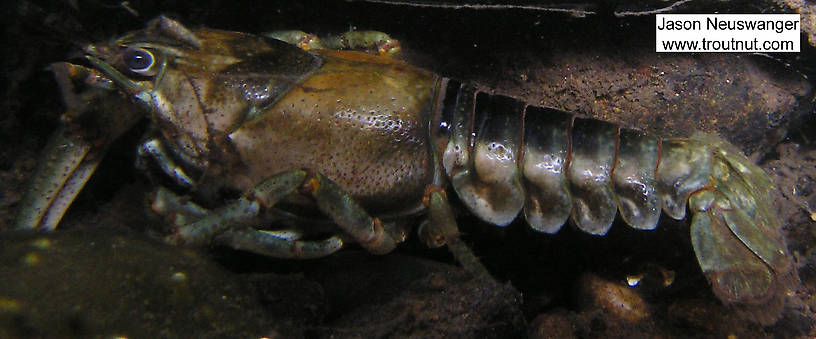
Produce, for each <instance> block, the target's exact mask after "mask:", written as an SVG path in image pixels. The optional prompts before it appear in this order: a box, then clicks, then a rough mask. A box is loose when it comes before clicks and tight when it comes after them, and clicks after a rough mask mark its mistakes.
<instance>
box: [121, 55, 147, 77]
mask: <svg viewBox="0 0 816 339" xmlns="http://www.w3.org/2000/svg"><path fill="white" fill-rule="evenodd" d="M122 58H123V59H124V62H125V67H127V68H128V69H129V70H130V71H131V72H133V73H136V74H139V75H145V76H150V75H153V74H152V73H151V72H150V68H151V67H152V66H153V64H154V63H155V59H154V58H153V53H150V52H149V51H146V50H144V49H140V48H127V49H126V50H125V51H124V52H123V53H122Z"/></svg>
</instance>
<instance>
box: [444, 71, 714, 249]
mask: <svg viewBox="0 0 816 339" xmlns="http://www.w3.org/2000/svg"><path fill="white" fill-rule="evenodd" d="M441 87H442V88H444V92H442V94H441V95H443V97H442V98H443V99H442V101H441V109H440V111H441V113H440V115H439V118H438V119H437V122H438V123H439V125H438V126H440V129H439V130H438V131H437V133H436V134H435V138H437V140H441V142H440V143H436V144H437V145H439V144H446V146H445V148H444V149H443V150H442V152H443V153H442V163H443V166H444V168H445V171H446V173H447V175H448V177H449V178H450V180H451V182H452V185H453V187H454V189H455V190H456V193H457V195H459V197H460V199H461V200H462V201H463V202H464V204H465V205H467V206H468V208H469V209H470V210H471V211H472V212H473V213H474V214H476V215H477V216H478V217H479V218H481V219H483V220H485V221H488V222H490V223H493V224H496V225H502V226H503V225H507V224H509V223H510V222H511V221H513V219H515V218H516V216H517V215H518V214H519V212H520V211H521V210H522V209H523V210H524V216H525V218H526V219H527V222H528V223H529V224H530V226H532V227H533V228H534V229H536V230H538V231H541V232H547V233H555V232H557V231H558V230H559V229H560V228H561V227H562V226H563V225H564V224H565V222H566V221H567V218H569V217H570V216H571V217H572V220H573V223H574V224H575V225H576V226H578V227H579V228H580V229H582V230H584V231H586V232H588V233H591V234H597V235H603V234H605V233H606V232H607V231H608V230H609V228H610V227H611V226H612V223H613V221H614V219H615V213H616V211H620V213H621V216H622V217H623V219H624V220H625V221H626V222H627V223H628V224H629V225H631V226H632V227H634V228H637V229H653V228H655V227H656V226H657V221H658V218H659V216H660V210H661V206H662V208H663V210H664V211H665V212H666V214H668V215H669V216H671V217H673V218H676V219H682V218H683V217H684V216H685V210H686V201H687V199H688V197H689V195H690V194H691V193H692V192H694V191H696V190H699V189H701V188H703V187H704V186H705V185H706V184H707V181H706V179H707V178H708V176H709V173H710V167H711V166H710V161H708V159H707V157H709V156H710V152H709V151H708V150H707V149H706V146H705V145H704V144H701V143H698V142H694V141H691V140H688V139H668V140H661V139H659V138H657V137H654V136H651V135H648V134H646V133H643V132H641V131H638V130H634V129H629V128H623V127H621V126H619V125H617V124H613V123H609V122H604V121H600V120H595V119H589V118H584V117H580V116H576V115H575V114H572V113H568V112H564V111H560V110H556V109H553V108H545V107H538V106H532V105H526V104H525V103H524V102H522V101H520V100H518V99H515V98H511V97H508V96H504V95H498V94H489V93H486V92H483V91H479V90H477V89H476V88H475V87H474V86H472V85H469V84H460V83H459V82H458V81H456V80H452V79H448V80H447V83H446V84H443V86H441ZM440 138H441V139H440Z"/></svg>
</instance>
